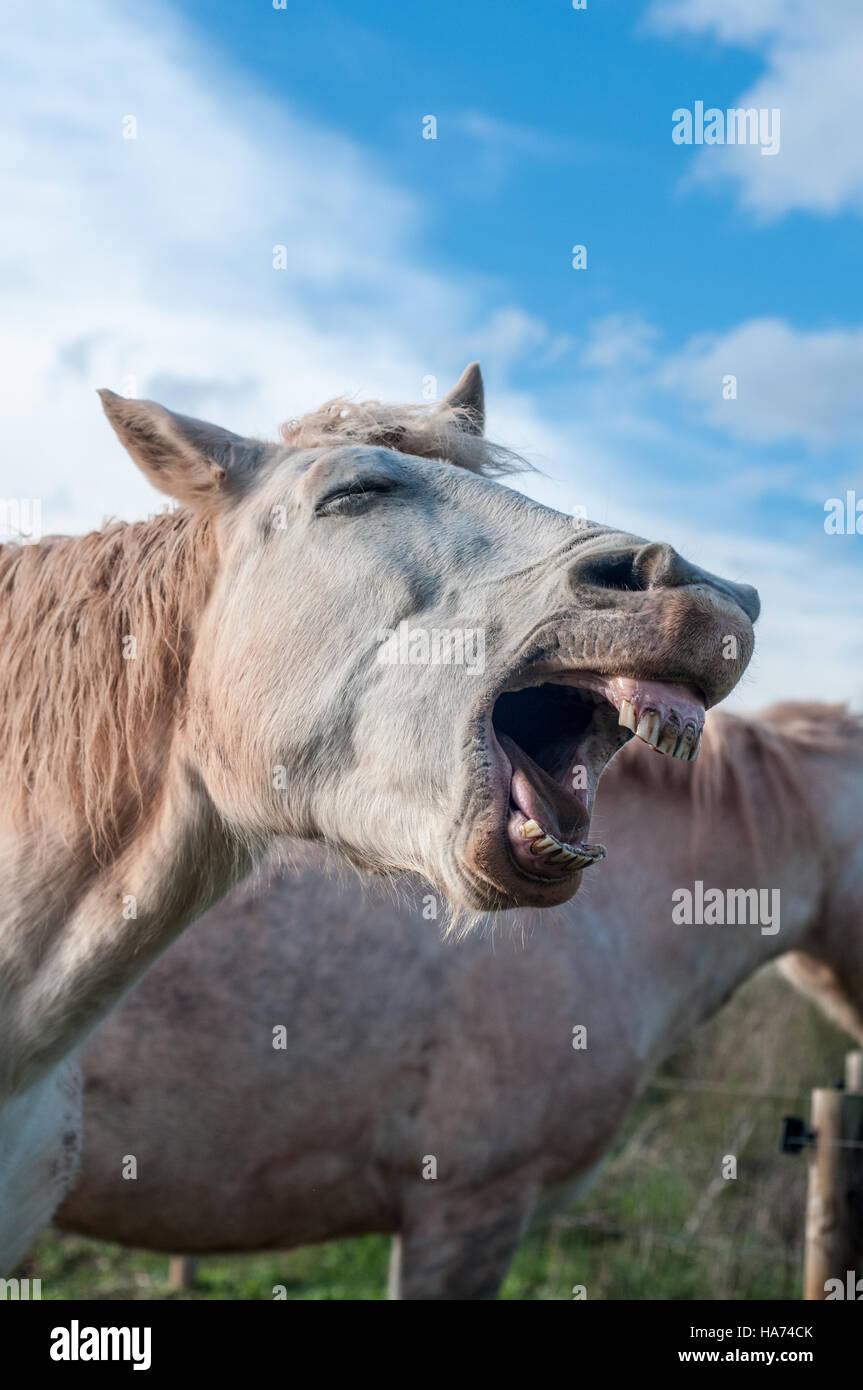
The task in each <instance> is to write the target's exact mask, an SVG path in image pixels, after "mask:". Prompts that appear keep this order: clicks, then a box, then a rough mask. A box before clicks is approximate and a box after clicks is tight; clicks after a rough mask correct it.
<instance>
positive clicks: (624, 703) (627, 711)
mask: <svg viewBox="0 0 863 1390" xmlns="http://www.w3.org/2000/svg"><path fill="white" fill-rule="evenodd" d="M617 722H618V724H622V725H623V727H624V729H631V730H632V732H633V733H635V706H634V705H633V703H632V701H631V700H621V702H620V714H619V716H618V720H617Z"/></svg>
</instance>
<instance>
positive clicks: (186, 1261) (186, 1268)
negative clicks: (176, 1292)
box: [168, 1255, 198, 1289]
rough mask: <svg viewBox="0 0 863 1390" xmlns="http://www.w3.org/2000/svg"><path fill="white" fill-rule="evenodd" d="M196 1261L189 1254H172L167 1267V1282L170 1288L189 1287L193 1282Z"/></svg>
mask: <svg viewBox="0 0 863 1390" xmlns="http://www.w3.org/2000/svg"><path fill="white" fill-rule="evenodd" d="M197 1269H198V1261H197V1260H193V1259H192V1257H191V1255H172V1256H171V1263H170V1265H169V1267H168V1283H169V1284H170V1286H171V1288H172V1289H190V1288H191V1287H192V1285H193V1284H194V1282H195V1274H196V1273H197Z"/></svg>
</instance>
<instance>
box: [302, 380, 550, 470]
mask: <svg viewBox="0 0 863 1390" xmlns="http://www.w3.org/2000/svg"><path fill="white" fill-rule="evenodd" d="M281 436H282V440H283V441H284V443H285V444H289V445H291V446H292V447H293V448H298V449H313V448H320V447H322V446H326V445H332V444H376V445H379V446H380V447H381V448H385V449H394V450H396V451H397V452H398V453H400V454H412V455H414V456H416V457H417V458H427V459H440V460H442V461H443V462H445V463H452V464H454V465H455V466H456V467H457V468H464V469H466V470H467V471H468V472H470V473H480V474H482V475H483V476H484V477H488V478H500V477H504V476H506V475H507V474H512V473H522V472H530V471H531V465H530V464H529V463H527V461H526V460H525V459H523V458H521V457H520V455H519V454H517V453H515V452H513V450H511V449H507V448H504V446H503V445H501V444H494V443H492V441H491V440H489V439H486V438H485V436H484V435H482V434H476V433H474V417H473V415H472V412H471V411H470V410H469V409H467V408H465V407H464V406H453V405H449V404H447V403H445V402H439V403H437V404H435V405H430V406H423V405H386V404H384V403H383V402H381V401H354V400H351V399H349V398H348V397H346V396H339V397H336V398H335V399H334V400H331V401H327V402H326V403H325V404H324V405H322V406H320V408H319V409H318V410H313V411H311V412H310V413H309V414H308V415H304V416H302V418H301V419H299V420H289V421H288V422H287V423H286V424H284V425H283V426H282V429H281Z"/></svg>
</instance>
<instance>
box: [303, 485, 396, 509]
mask: <svg viewBox="0 0 863 1390" xmlns="http://www.w3.org/2000/svg"><path fill="white" fill-rule="evenodd" d="M395 490H396V488H395V483H394V482H393V481H392V479H390V478H367V479H356V478H355V479H354V480H353V482H351V483H349V484H346V485H344V486H342V487H339V488H336V489H335V490H334V491H333V492H330V493H328V494H327V496H326V497H324V498H322V499H321V501H320V502H319V503H318V505H317V506H316V507H315V516H353V515H354V514H355V513H357V512H360V511H364V510H365V509H366V508H367V507H369V506H372V505H373V504H374V503H375V502H377V501H379V500H380V498H381V497H382V496H385V495H387V494H388V493H392V492H394V491H395Z"/></svg>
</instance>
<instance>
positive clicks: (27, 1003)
mask: <svg viewBox="0 0 863 1390" xmlns="http://www.w3.org/2000/svg"><path fill="white" fill-rule="evenodd" d="M149 527H152V530H149V529H147V528H149ZM176 529H177V528H176V527H173V530H172V522H171V518H157V519H155V520H154V522H152V523H146V524H145V526H142V527H141V528H137V529H135V531H134V533H130V535H129V539H128V541H126V540H125V539H124V537H123V535H122V534H121V535H119V536H118V537H117V538H116V540H117V544H118V546H119V547H120V548H122V547H123V546H124V545H126V546H127V547H128V549H127V550H126V552H125V555H123V554H122V553H121V556H120V558H121V559H123V560H124V561H125V564H126V567H127V569H128V570H129V572H130V582H129V587H128V591H126V590H125V589H124V587H123V585H122V584H121V583H119V582H117V583H116V584H115V589H116V594H117V597H116V611H115V610H114V607H113V606H112V605H110V604H108V603H104V602H103V603H102V606H101V607H100V608H98V609H97V608H95V607H94V608H93V609H92V610H91V611H90V612H89V614H88V616H89V620H90V621H89V625H87V626H85V627H84V628H83V636H82V640H81V642H80V644H79V645H80V649H81V650H80V653H76V654H75V659H76V660H80V661H81V662H82V663H83V665H82V667H81V669H80V674H79V675H77V676H76V672H75V669H74V668H72V669H71V670H70V669H68V667H67V669H66V670H64V673H63V676H62V678H61V689H62V692H63V693H67V692H69V691H73V692H78V691H80V692H82V701H81V703H83V702H84V698H83V697H86V696H90V697H91V698H92V702H93V704H92V708H94V709H95V710H96V711H97V712H98V709H99V701H100V699H102V698H104V697H103V692H102V690H100V689H99V688H98V686H96V687H95V688H94V686H93V683H92V672H93V671H94V670H95V671H96V672H97V673H98V672H99V671H100V670H101V671H102V678H103V681H104V682H108V683H113V685H112V687H111V702H112V707H114V708H116V707H118V706H119V707H120V708H121V709H122V708H126V709H128V707H129V704H130V702H131V699H132V696H131V695H130V697H129V699H128V700H124V699H123V698H122V697H123V690H122V686H120V693H119V694H117V683H118V682H122V681H123V680H124V679H125V678H126V676H127V673H126V671H125V670H124V666H125V665H126V663H124V662H123V661H122V660H120V661H117V660H116V659H114V649H113V647H112V644H111V642H110V641H109V640H107V639H106V637H105V633H106V632H109V633H110V631H111V630H112V626H113V630H114V631H116V630H117V625H118V624H119V622H120V618H121V615H122V618H123V620H124V621H123V624H122V630H123V631H127V630H129V629H128V627H127V625H126V620H129V619H130V620H131V621H132V623H134V618H135V614H136V613H137V614H138V615H139V617H140V618H141V623H142V624H143V625H144V626H145V631H147V633H148V635H149V637H150V639H151V640H150V642H149V644H147V645H145V648H144V650H143V651H142V653H141V654H140V659H141V660H142V661H147V660H149V661H150V662H151V663H152V664H153V675H152V676H150V677H147V675H146V673H145V672H142V673H140V674H141V675H142V676H143V677H144V678H145V679H149V680H150V690H149V693H150V694H151V695H152V699H153V701H154V702H157V704H158V708H156V709H155V710H154V712H153V714H152V718H150V719H148V718H147V717H146V716H142V717H141V718H140V720H139V719H138V718H136V717H135V712H133V715H132V717H131V718H127V719H126V722H125V723H124V724H122V725H118V726H115V727H114V729H113V734H114V737H115V740H116V744H117V748H118V749H119V751H118V753H117V755H116V757H115V758H113V759H108V760H106V761H107V762H108V763H109V770H108V773H106V774H105V776H104V777H103V783H104V785H105V791H106V796H108V795H113V796H114V797H116V798H117V801H116V803H115V804H116V805H119V806H120V807H121V813H119V814H117V815H116V816H115V817H114V824H113V825H109V828H110V830H111V831H112V833H113V832H114V831H117V832H118V838H119V840H120V843H116V844H114V845H113V846H112V847H111V849H110V852H109V853H105V846H104V843H103V844H102V845H99V844H97V843H96V841H95V838H91V835H90V833H89V832H90V829H91V827H90V825H89V824H88V798H87V785H86V780H85V779H86V775H87V771H88V769H86V768H82V771H81V773H80V779H79V780H76V778H78V774H77V773H76V774H74V775H73V774H72V773H70V774H69V779H68V786H66V785H62V786H59V788H58V787H54V788H53V789H50V788H49V787H48V786H47V784H46V790H45V795H44V796H42V797H36V796H33V797H32V798H31V804H32V806H34V807H35V808H36V809H37V810H38V812H39V815H40V820H39V822H38V823H37V824H31V825H29V826H28V827H26V828H25V829H24V831H23V833H21V834H19V835H17V836H11V835H9V836H6V837H4V840H3V864H2V868H3V870H4V871H5V872H4V880H5V882H6V883H7V885H8V887H7V891H6V892H5V894H4V900H3V904H2V907H0V916H2V932H0V977H3V978H5V979H6V980H12V981H14V982H15V983H14V987H13V988H10V989H8V990H7V991H6V993H5V998H4V1001H3V1002H4V1007H3V1008H2V1009H0V1057H2V1064H0V1094H2V1093H9V1092H11V1091H15V1090H21V1089H23V1088H24V1087H26V1086H28V1085H31V1084H33V1083H34V1082H35V1081H37V1080H38V1079H39V1077H40V1076H41V1075H44V1074H45V1073H46V1072H47V1071H48V1070H50V1069H51V1067H52V1066H53V1065H54V1064H56V1062H57V1061H59V1059H60V1058H61V1057H62V1056H64V1055H65V1054H66V1053H67V1052H68V1051H70V1050H71V1049H72V1048H73V1047H74V1046H76V1045H77V1043H78V1042H79V1041H80V1040H81V1039H82V1038H83V1036H84V1035H85V1034H86V1033H87V1032H88V1031H89V1029H90V1028H91V1027H93V1026H94V1025H95V1024H96V1023H97V1022H98V1021H99V1020H100V1019H101V1018H102V1017H103V1016H104V1015H105V1013H107V1012H108V1011H109V1010H110V1008H111V1007H113V1005H114V1003H116V1001H117V1000H118V999H119V997H120V996H121V995H122V994H123V992H124V991H125V990H126V989H128V988H129V986H130V985H131V984H133V983H134V981H135V980H136V979H137V977H138V976H139V975H140V974H141V973H142V972H143V971H144V970H145V969H146V968H147V966H148V965H149V964H150V963H151V962H152V960H154V959H155V957H156V956H157V955H158V954H160V952H161V951H162V950H164V949H165V947H166V946H167V945H168V944H169V943H170V941H171V940H172V939H173V937H174V936H175V935H176V934H177V932H178V931H179V930H181V929H182V927H183V926H185V925H186V923H187V922H189V921H191V920H193V919H194V917H196V916H198V915H199V914H200V913H201V912H203V911H204V910H205V909H206V907H207V906H209V904H210V903H211V902H212V901H214V900H215V899H216V898H218V897H220V896H221V895H222V894H223V893H224V892H225V891H226V890H227V888H228V887H230V885H231V883H232V882H233V881H235V880H236V879H237V878H238V877H240V876H241V875H242V873H243V872H244V871H245V869H246V867H247V866H248V863H249V855H248V853H247V852H246V850H245V849H244V848H243V847H241V846H240V845H239V844H238V843H237V841H236V839H235V837H234V836H232V834H231V833H230V831H229V830H228V828H227V827H226V826H225V825H224V824H223V822H222V820H221V818H220V817H219V816H218V815H217V813H216V811H215V809H214V807H213V806H212V803H211V801H210V798H209V796H208V794H207V790H206V788H205V786H204V785H203V783H202V782H201V779H200V777H199V776H198V775H197V774H196V772H195V770H194V752H193V749H192V748H191V747H187V746H186V743H187V735H186V733H185V731H184V730H183V728H182V722H181V720H182V699H181V696H182V690H183V687H184V682H185V676H186V671H187V668H188V662H189V660H190V658H191V652H192V651H193V649H194V640H195V633H196V629H197V624H198V621H199V619H200V616H201V613H202V611H203V607H204V604H205V602H206V595H207V592H208V580H209V577H208V575H207V574H206V573H204V572H203V570H202V566H201V562H200V556H198V555H194V554H191V553H190V554H188V557H187V556H186V554H185V553H184V551H183V545H185V544H186V540H187V538H185V537H181V542H182V544H181V545H180V546H177V545H176V544H175V545H174V548H173V553H172V554H170V553H169V551H168V544H167V542H169V541H170V539H171V537H172V535H173V537H174V539H175V540H176ZM163 538H164V542H165V543H164V544H163ZM64 544H65V543H64ZM71 544H74V543H71ZM98 545H99V538H92V537H90V538H86V537H85V538H82V542H81V546H82V550H83V551H84V552H85V554H87V553H89V552H90V551H92V550H95V557H96V559H97V560H98V561H100V562H101V563H103V564H104V563H105V556H104V554H103V553H102V552H101V551H100V550H99V549H98ZM160 546H163V549H164V550H165V552H166V553H165V560H164V564H162V562H161V554H160ZM88 547H89V550H88ZM134 547H137V550H135V551H134V553H135V554H139V553H140V555H141V556H142V559H143V560H144V561H145V562H146V570H145V571H144V572H143V574H142V572H141V571H140V570H139V573H138V574H137V576H136V575H135V574H134V573H133V565H132V564H131V563H130V555H129V551H132V550H133V548H134ZM188 548H189V549H190V548H191V545H190V543H189V546H188ZM70 553H71V552H70ZM71 559H72V561H73V562H75V563H77V565H78V568H79V569H81V568H83V563H82V560H81V557H80V556H78V555H72V556H71ZM187 559H188V570H189V572H188V573H187V572H186V568H185V566H186V563H187ZM47 563H48V564H50V557H48V562H47ZM207 564H208V566H209V567H211V569H212V576H213V577H214V575H215V570H216V567H217V557H216V555H215V552H214V550H212V551H211V553H210V555H209V556H208V557H207ZM166 593H167V594H168V595H169V599H170V605H171V606H170V608H166V609H165V610H164V611H163V612H162V614H161V626H160V611H159V605H160V604H165V602H166V600H165V594H166ZM148 616H149V617H150V619H151V627H150V628H149V629H147V628H146V622H147V619H148ZM131 630H132V631H133V632H134V631H135V630H136V629H135V627H134V626H132V628H131ZM168 644H172V647H171V650H170V652H169V653H168V655H167V656H166V655H165V648H166V646H167V645H168ZM100 661H101V665H100ZM112 661H113V665H112V664H111V662H112ZM166 669H170V671H171V673H172V683H171V686H170V688H169V689H168V690H167V692H166V691H165V690H163V689H161V688H160V686H161V685H163V684H164V680H163V677H164V672H165V670H166ZM138 674H139V673H138V672H135V673H134V675H133V674H129V675H128V679H129V680H130V681H132V680H133V679H136V678H137V677H138ZM63 681H64V682H65V685H63V684H62V682H63ZM88 682H89V683H88ZM130 689H131V687H130ZM133 693H134V695H135V699H136V700H137V704H136V706H135V711H137V710H138V709H139V708H144V707H145V706H146V696H147V693H148V692H147V690H146V689H143V690H142V689H141V688H140V687H139V688H138V689H137V691H133ZM49 714H50V717H51V719H53V720H54V725H53V727H59V726H58V720H59V714H60V710H59V705H57V706H56V707H55V708H54V709H53V710H50V711H49ZM86 718H87V713H86V711H85V712H84V714H82V720H84V721H85V722H84V723H82V726H81V728H80V729H79V728H78V727H77V726H76V727H75V728H73V730H72V736H71V737H70V738H69V742H71V743H73V744H74V743H75V742H81V744H82V746H85V747H87V746H88V744H87V743H86V741H85V740H84V739H83V737H82V731H83V730H84V729H85V728H87V727H90V726H88V725H87V724H86ZM91 723H92V721H91ZM51 727H52V725H51V723H50V722H46V725H45V729H44V730H42V740H41V743H42V745H43V746H42V747H40V748H38V750H37V751H39V752H40V753H41V754H42V755H43V762H44V763H45V765H46V766H47V759H46V758H45V757H44V754H45V751H46V750H45V748H44V743H45V740H46V737H47V735H48V732H49V731H50V729H51ZM67 737H68V731H67ZM189 737H190V736H189ZM135 741H137V744H135ZM130 745H131V746H130ZM94 756H95V755H94ZM70 766H72V765H71V764H70ZM118 768H119V769H120V770H119V772H118V771H117V769H118ZM136 781H137V782H138V788H137V790H138V793H139V795H138V800H137V806H136V804H135V795H134V792H135V787H134V783H135V782H136ZM64 802H65V805H64ZM67 806H69V807H71V808H72V810H71V813H70V814H68V815H66V816H65V817H64V811H65V810H66V807H67Z"/></svg>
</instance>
